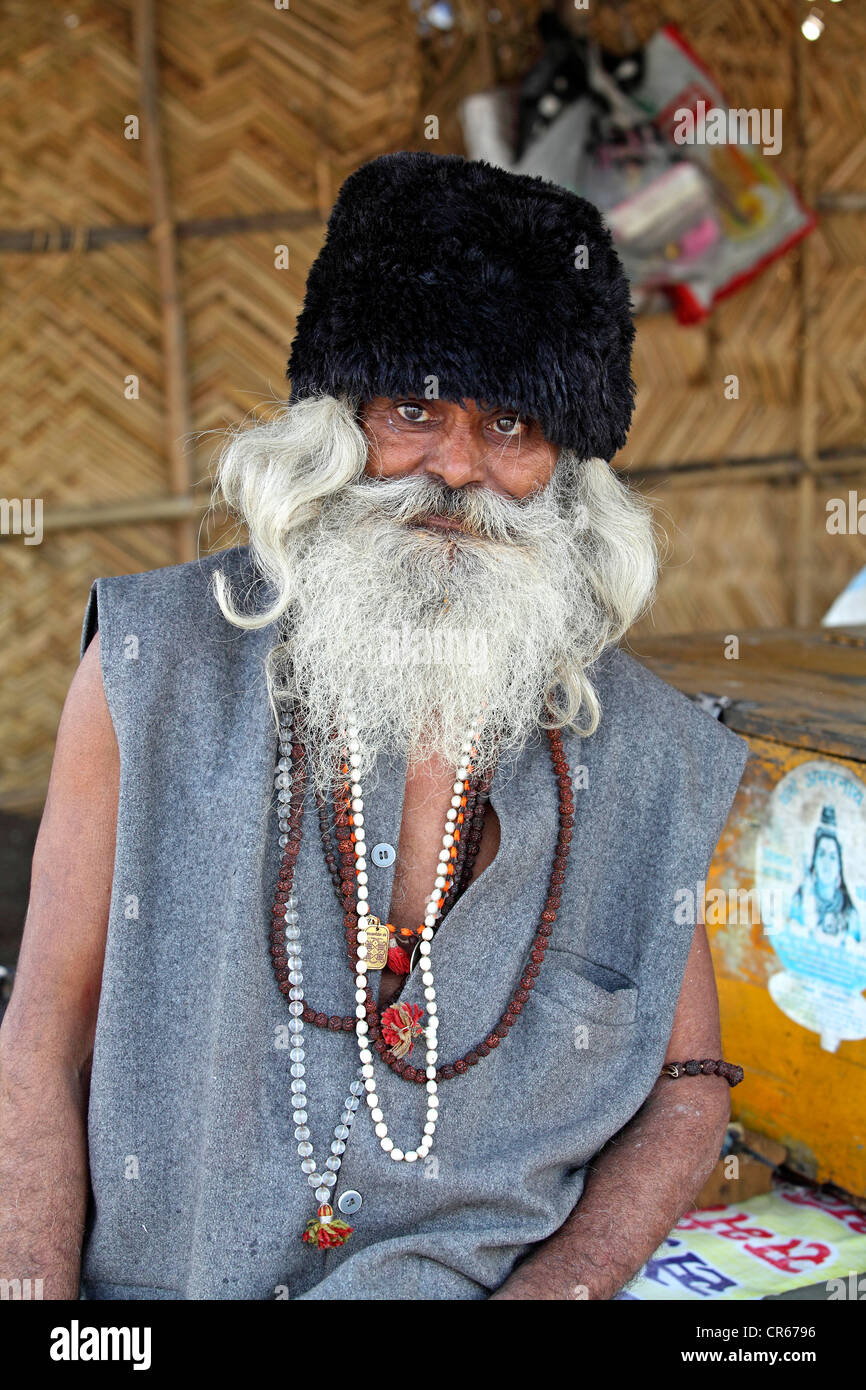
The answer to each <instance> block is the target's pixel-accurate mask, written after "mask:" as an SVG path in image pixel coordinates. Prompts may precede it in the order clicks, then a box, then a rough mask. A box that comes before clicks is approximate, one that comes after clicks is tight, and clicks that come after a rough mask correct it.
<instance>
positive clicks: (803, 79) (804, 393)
mask: <svg viewBox="0 0 866 1390" xmlns="http://www.w3.org/2000/svg"><path fill="white" fill-rule="evenodd" d="M809 47H810V46H809V44H808V43H803V42H802V36H801V34H800V26H799V24H797V23H795V24H794V50H793V61H794V79H795V84H796V108H797V150H798V166H799V167H798V171H797V172H798V184H799V188H800V191H801V193H802V196H803V199H804V201H805V202H806V204H807V206H811V205H812V202H813V196H814V192H815V189H814V187H813V177H812V162H811V160H810V158H809V144H810V141H809V99H810V91H809V73H808V64H809V58H810V54H809V51H808V50H809ZM797 270H798V275H797V283H798V289H799V300H800V335H799V344H798V346H799V364H800V382H799V388H800V389H799V392H798V398H799V454H800V460H801V462H802V465H803V474H802V476H801V478H800V481H799V482H798V484H797V516H796V528H795V529H796V537H797V540H796V547H797V548H796V556H795V571H794V574H795V578H794V623H795V624H796V626H797V627H808V626H809V625H810V624H811V623H812V622H814V616H815V615H814V608H815V558H816V553H817V547H816V536H815V527H816V526H817V525H818V517H817V516H816V512H815V470H816V464H817V461H818V443H817V434H818V408H819V401H818V359H817V343H816V337H817V322H816V313H815V295H816V289H815V282H816V275H815V253H814V250H813V248H812V238H811V237H806V238H805V240H804V241H801V242H800V245H799V248H798V255H797Z"/></svg>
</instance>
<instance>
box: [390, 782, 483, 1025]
mask: <svg viewBox="0 0 866 1390" xmlns="http://www.w3.org/2000/svg"><path fill="white" fill-rule="evenodd" d="M453 780H454V775H453V772H449V770H448V769H447V768H444V767H442V766H441V765H439V766H435V765H430V764H427V765H425V766H424V767H423V768H410V771H409V774H408V776H407V779H406V790H405V795H404V800H403V816H402V820H401V823H400V838H399V843H398V848H397V858H396V861H395V865H394V880H393V888H392V893H391V904H390V910H389V911H388V921H389V922H390V923H391V924H392V925H393V926H394V927H395V928H396V929H397V930H398V931H399V930H400V928H409V929H411V930H414V929H415V928H417V927H418V926H419V924H420V923H421V922H422V921H423V919H424V915H425V912H426V911H427V900H428V898H429V896H430V893H431V892H432V890H433V886H434V883H435V880H436V876H437V872H438V870H439V853H440V851H441V850H442V847H443V835H444V833H445V818H446V815H447V812H448V808H449V806H450V805H451V797H452V796H453V794H454V788H453ZM498 848H499V818H498V817H497V815H496V812H495V810H494V809H493V807H492V806H490V805H489V804H488V806H487V808H486V813H485V818H484V825H483V829H482V833H481V842H480V844H479V846H478V852H477V855H476V856H475V859H474V863H473V865H472V872H471V877H470V880H469V881H472V879H475V878H477V877H478V875H479V874H480V873H481V872H482V871H483V870H484V869H485V868H486V867H487V866H488V865H489V864H490V863H492V861H493V859H494V858H495V856H496V852H497V850H498ZM381 906H382V910H383V911H384V910H385V909H386V905H385V904H384V903H383V904H382V905H381ZM404 978H405V977H404V976H400V975H395V974H394V973H393V972H392V971H390V970H387V969H386V970H384V971H383V973H382V983H381V987H380V991H379V1003H380V1005H387V1004H388V1003H390V1002H391V1000H392V999H393V998H394V997H395V995H396V994H397V992H398V990H399V989H400V987H401V985H402V983H403V980H404Z"/></svg>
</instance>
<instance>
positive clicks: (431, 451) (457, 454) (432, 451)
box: [421, 420, 490, 488]
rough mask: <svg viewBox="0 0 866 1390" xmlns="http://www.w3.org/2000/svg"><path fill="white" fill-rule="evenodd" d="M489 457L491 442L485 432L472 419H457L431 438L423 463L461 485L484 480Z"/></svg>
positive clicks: (427, 469) (444, 479)
mask: <svg viewBox="0 0 866 1390" xmlns="http://www.w3.org/2000/svg"><path fill="white" fill-rule="evenodd" d="M489 459H490V445H489V444H488V442H487V441H486V440H485V438H484V436H483V434H481V433H480V432H479V431H478V430H476V429H474V428H473V426H472V424H471V423H470V421H469V420H454V421H453V422H449V425H448V427H447V428H446V429H443V430H441V431H439V430H437V431H436V434H435V435H434V436H433V437H431V438H430V439H429V440H428V442H427V448H426V449H425V451H424V455H423V457H422V459H421V463H422V466H423V468H424V471H425V472H426V473H432V474H434V475H435V476H436V477H437V478H439V479H441V481H442V482H443V483H446V484H447V485H448V487H455V488H457V487H466V485H467V484H468V483H482V482H484V480H485V478H486V476H487V468H488V464H489Z"/></svg>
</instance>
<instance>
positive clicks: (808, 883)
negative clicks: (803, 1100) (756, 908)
mask: <svg viewBox="0 0 866 1390" xmlns="http://www.w3.org/2000/svg"><path fill="white" fill-rule="evenodd" d="M755 878H756V886H757V887H758V890H759V893H760V898H761V902H762V904H764V903H767V904H769V906H768V907H767V908H766V909H765V910H764V913H763V916H764V930H765V933H766V936H767V940H768V941H769V942H770V944H771V946H772V947H773V950H774V951H775V953H776V955H777V956H778V958H779V961H780V962H781V965H782V967H783V969H781V970H780V971H778V972H777V973H775V974H773V975H772V976H771V977H770V980H769V982H768V988H769V991H770V995H771V997H772V999H773V1000H774V1002H775V1003H776V1004H777V1006H778V1007H779V1008H780V1009H781V1010H782V1012H783V1013H785V1014H787V1016H788V1017H789V1018H791V1019H793V1020H794V1022H795V1023H798V1024H800V1025H801V1027H804V1028H808V1029H810V1030H811V1031H813V1032H816V1033H818V1034H819V1035H820V1037H821V1046H822V1047H823V1048H824V1049H825V1050H826V1051H828V1052H835V1051H836V1048H837V1047H838V1046H839V1043H840V1042H841V1041H843V1040H845V1039H856V1038H862V1037H866V1001H864V999H863V997H862V996H863V990H864V988H866V941H864V937H866V931H864V924H866V783H864V782H863V780H862V779H861V778H860V777H859V776H857V774H856V773H854V772H852V771H850V770H849V769H847V768H846V767H844V766H842V765H840V764H837V763H831V762H827V761H824V760H822V759H819V760H815V761H810V762H805V763H801V764H800V765H799V766H798V767H796V768H794V769H793V771H791V772H789V773H788V774H787V775H786V776H785V777H783V778H782V779H781V781H780V782H779V783H778V785H777V786H776V787H775V789H774V791H773V794H772V796H771V798H770V803H769V808H768V815H767V818H766V821H765V823H764V825H763V827H762V829H761V832H760V835H759V837H758V848H757V857H756V872H755Z"/></svg>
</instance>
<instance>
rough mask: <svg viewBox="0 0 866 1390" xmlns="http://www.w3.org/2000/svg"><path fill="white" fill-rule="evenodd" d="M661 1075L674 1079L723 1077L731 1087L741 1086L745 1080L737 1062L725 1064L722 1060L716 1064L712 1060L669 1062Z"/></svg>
mask: <svg viewBox="0 0 866 1390" xmlns="http://www.w3.org/2000/svg"><path fill="white" fill-rule="evenodd" d="M661 1074H662V1076H670V1077H672V1078H674V1079H675V1078H676V1077H678V1076H699V1075H703V1076H723V1077H724V1078H725V1080H726V1081H727V1083H728V1085H729V1086H739V1084H740V1082H741V1081H742V1079H743V1068H742V1067H738V1066H737V1065H736V1063H735V1062H723V1061H722V1060H721V1058H719V1060H718V1061H715V1062H714V1061H712V1060H711V1059H710V1058H707V1059H706V1060H705V1061H703V1062H698V1061H696V1060H695V1059H694V1058H693V1059H692V1060H691V1061H690V1062H668V1063H667V1064H666V1065H665V1066H663V1067H662V1070H661Z"/></svg>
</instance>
